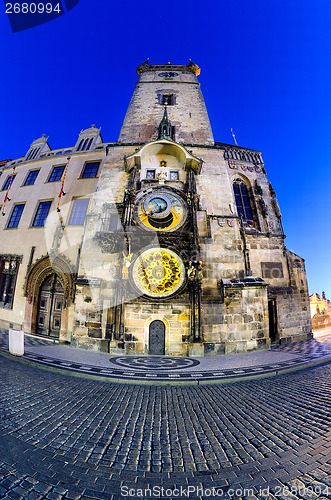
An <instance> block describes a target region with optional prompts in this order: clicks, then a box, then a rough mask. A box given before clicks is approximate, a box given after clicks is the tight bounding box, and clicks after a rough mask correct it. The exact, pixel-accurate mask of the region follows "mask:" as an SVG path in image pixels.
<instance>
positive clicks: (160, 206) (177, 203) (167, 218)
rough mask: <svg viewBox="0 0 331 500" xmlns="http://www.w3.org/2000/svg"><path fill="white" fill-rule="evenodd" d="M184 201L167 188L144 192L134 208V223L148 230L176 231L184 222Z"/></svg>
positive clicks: (185, 211) (185, 208)
mask: <svg viewBox="0 0 331 500" xmlns="http://www.w3.org/2000/svg"><path fill="white" fill-rule="evenodd" d="M186 217H187V207H186V203H185V201H184V200H183V199H182V198H181V197H180V196H179V195H178V194H177V193H174V192H172V191H170V190H167V189H156V190H153V191H149V192H147V193H144V194H143V195H142V196H141V197H140V198H138V199H137V201H136V205H135V208H134V219H135V221H136V223H137V224H138V225H139V226H140V227H142V228H144V229H147V230H148V231H170V232H172V231H176V230H177V229H179V228H180V227H181V226H182V225H183V224H184V222H185V220H186Z"/></svg>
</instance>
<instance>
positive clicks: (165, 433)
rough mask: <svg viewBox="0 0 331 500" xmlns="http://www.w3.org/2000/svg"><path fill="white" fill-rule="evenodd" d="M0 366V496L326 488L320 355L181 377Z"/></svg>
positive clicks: (328, 445) (328, 368) (260, 494)
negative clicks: (102, 375)
mask: <svg viewBox="0 0 331 500" xmlns="http://www.w3.org/2000/svg"><path fill="white" fill-rule="evenodd" d="M0 373H1V388H0V398H1V399H0V450H1V451H0V497H1V498H11V499H20V498H22V499H28V500H30V499H31V500H34V499H36V500H37V499H54V500H55V499H58V500H61V499H83V500H87V499H90V500H92V499H93V500H94V499H95V500H97V499H101V500H108V499H109V500H113V499H114V500H115V499H119V498H122V499H123V498H125V497H129V498H144V499H147V498H188V497H189V498H207V497H209V498H210V497H211V496H214V497H215V498H229V497H232V498H251V499H252V500H254V499H256V498H258V499H261V500H262V499H264V498H268V499H269V500H271V499H273V498H280V499H281V500H285V499H289V500H296V499H297V498H300V499H308V498H309V499H314V500H315V499H317V498H319V499H326V498H330V497H331V432H330V424H331V412H330V405H331V365H325V366H320V367H315V368H313V369H309V370H302V371H300V372H295V373H290V374H286V375H282V376H279V377H277V378H266V379H259V380H251V381H242V382H236V383H232V384H225V385H221V384H219V385H209V386H187V387H183V386H155V385H150V386H146V385H145V386H141V385H133V384H131V385H128V384H114V383H111V382H102V381H95V380H88V379H82V378H76V377H71V376H66V375H62V374H58V373H52V372H49V371H45V370H43V369H40V368H37V367H31V366H26V365H24V364H21V363H18V362H17V361H15V360H11V359H8V358H6V357H3V356H0ZM148 488H149V489H150V491H148V490H147V492H146V491H144V490H145V489H148ZM162 488H163V490H162ZM213 488H214V489H213ZM153 493H154V496H153Z"/></svg>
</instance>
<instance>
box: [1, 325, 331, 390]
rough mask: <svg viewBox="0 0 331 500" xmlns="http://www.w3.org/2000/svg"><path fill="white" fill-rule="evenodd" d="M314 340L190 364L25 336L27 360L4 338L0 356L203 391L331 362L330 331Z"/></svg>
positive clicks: (91, 374)
mask: <svg viewBox="0 0 331 500" xmlns="http://www.w3.org/2000/svg"><path fill="white" fill-rule="evenodd" d="M314 337H315V338H314V339H311V340H306V341H302V342H297V343H294V344H289V345H286V346H277V347H274V348H272V349H271V350H270V351H258V352H251V353H243V354H228V355H222V356H207V357H204V358H187V357H170V356H159V357H158V356H129V355H121V356H118V355H111V354H107V353H100V352H93V351H87V350H84V349H77V348H74V347H70V346H66V345H63V344H59V343H57V342H54V341H50V340H46V339H41V338H37V337H34V336H30V335H29V336H28V335H26V336H25V354H24V356H23V357H20V358H18V357H17V358H15V357H14V356H12V355H10V354H9V352H8V334H7V333H4V332H1V333H0V354H1V355H4V356H9V357H10V358H11V359H17V360H19V361H22V362H25V363H28V364H33V365H37V366H43V367H45V368H46V367H47V368H48V369H51V370H53V371H54V370H55V371H57V372H61V373H65V374H72V375H76V376H81V377H88V378H93V379H100V380H109V381H112V382H122V383H138V384H157V385H158V384H162V385H164V384H166V385H180V384H185V385H198V384H211V383H226V382H234V381H236V380H242V379H252V378H258V377H265V376H273V375H280V374H282V373H286V372H289V371H295V370H299V369H303V368H308V367H311V366H314V365H318V364H322V363H329V362H331V329H324V330H319V331H317V332H315V333H314Z"/></svg>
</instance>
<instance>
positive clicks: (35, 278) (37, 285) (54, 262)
mask: <svg viewBox="0 0 331 500" xmlns="http://www.w3.org/2000/svg"><path fill="white" fill-rule="evenodd" d="M54 273H55V274H57V276H58V277H59V279H60V281H61V283H62V284H63V318H64V320H65V321H63V328H64V329H66V327H67V325H66V322H67V317H68V315H67V310H68V308H69V307H70V306H71V305H72V304H73V301H74V298H75V279H76V274H75V272H74V269H73V266H72V264H71V262H70V261H69V260H68V259H66V258H65V257H64V256H55V257H54V258H53V257H52V258H50V256H49V255H45V256H42V257H41V258H40V259H38V260H37V261H36V262H35V263H34V264H33V265H32V266H30V268H29V269H28V272H27V275H26V279H25V286H24V295H25V296H26V298H27V301H26V307H25V316H24V330H25V331H26V332H27V333H36V331H37V324H36V322H37V314H38V299H39V294H40V289H41V286H42V284H43V283H44V282H45V280H46V279H47V278H49V277H50V276H52V275H54Z"/></svg>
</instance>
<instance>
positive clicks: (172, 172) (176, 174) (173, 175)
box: [169, 170, 179, 181]
mask: <svg viewBox="0 0 331 500" xmlns="http://www.w3.org/2000/svg"><path fill="white" fill-rule="evenodd" d="M169 179H170V180H171V181H178V180H179V172H178V170H170V174H169Z"/></svg>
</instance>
